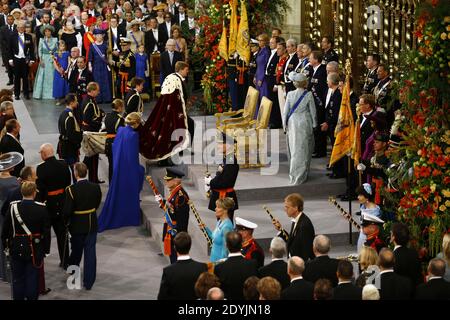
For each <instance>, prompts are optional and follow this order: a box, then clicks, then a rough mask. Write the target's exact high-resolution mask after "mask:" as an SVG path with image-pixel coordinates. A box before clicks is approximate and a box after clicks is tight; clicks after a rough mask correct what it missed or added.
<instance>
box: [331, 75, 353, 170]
mask: <svg viewBox="0 0 450 320" xmlns="http://www.w3.org/2000/svg"><path fill="white" fill-rule="evenodd" d="M349 79H350V77H349V76H347V77H346V80H345V84H344V90H343V92H342V102H341V108H340V109H339V119H338V122H337V125H336V129H335V131H334V136H335V137H336V141H335V142H334V146H333V150H332V152H331V158H330V166H331V165H333V164H334V163H335V162H337V161H338V160H339V159H341V158H342V157H344V156H345V155H351V154H352V148H353V145H354V139H355V125H354V123H353V115H352V110H351V106H350V80H349Z"/></svg>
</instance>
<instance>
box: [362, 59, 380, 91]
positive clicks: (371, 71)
mask: <svg viewBox="0 0 450 320" xmlns="http://www.w3.org/2000/svg"><path fill="white" fill-rule="evenodd" d="M379 64H380V55H378V54H376V53H373V54H369V55H368V56H367V60H366V68H367V69H368V71H367V75H366V79H365V81H364V86H363V90H362V91H363V93H369V94H372V93H373V88H375V87H376V86H377V84H378V81H380V80H379V79H378V75H377V71H378V65H379Z"/></svg>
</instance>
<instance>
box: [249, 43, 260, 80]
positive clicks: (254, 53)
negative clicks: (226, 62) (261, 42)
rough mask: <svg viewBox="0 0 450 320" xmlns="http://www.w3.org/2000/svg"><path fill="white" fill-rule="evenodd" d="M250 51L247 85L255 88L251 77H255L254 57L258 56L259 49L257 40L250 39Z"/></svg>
mask: <svg viewBox="0 0 450 320" xmlns="http://www.w3.org/2000/svg"><path fill="white" fill-rule="evenodd" d="M250 51H251V53H252V55H251V57H250V62H249V64H248V85H249V86H252V87H254V88H255V84H254V83H253V79H254V78H255V74H256V57H257V56H258V51H259V46H258V40H255V39H251V40H250Z"/></svg>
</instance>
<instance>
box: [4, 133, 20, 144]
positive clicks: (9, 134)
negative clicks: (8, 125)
mask: <svg viewBox="0 0 450 320" xmlns="http://www.w3.org/2000/svg"><path fill="white" fill-rule="evenodd" d="M6 134H7V135H8V136H11V137H13V138H14V140H16V141H17V142H19V139H17V137H16V136H14V135H13V134H11V133H9V132H7V133H6Z"/></svg>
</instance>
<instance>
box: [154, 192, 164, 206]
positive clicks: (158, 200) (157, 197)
mask: <svg viewBox="0 0 450 320" xmlns="http://www.w3.org/2000/svg"><path fill="white" fill-rule="evenodd" d="M162 199H163V198H162V197H161V195H160V194H158V195H156V196H155V201H156V202H157V203H158V204H159V203H160V202H161V201H162Z"/></svg>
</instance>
